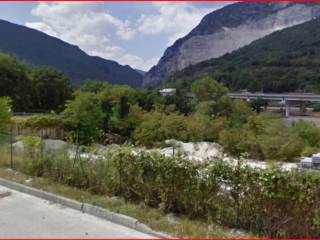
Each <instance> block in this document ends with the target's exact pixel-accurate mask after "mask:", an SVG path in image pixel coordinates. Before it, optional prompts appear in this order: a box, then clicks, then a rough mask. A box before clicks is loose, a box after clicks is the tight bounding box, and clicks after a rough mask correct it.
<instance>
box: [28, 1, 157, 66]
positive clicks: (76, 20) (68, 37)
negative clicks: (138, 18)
mask: <svg viewBox="0 0 320 240" xmlns="http://www.w3.org/2000/svg"><path fill="white" fill-rule="evenodd" d="M102 6H103V5H101V3H79V2H78V3H74V2H73V3H40V4H38V5H37V6H36V7H35V8H34V9H33V10H32V14H33V15H34V16H36V17H38V18H40V21H37V22H27V23H26V26H28V27H31V28H35V29H38V30H40V31H42V32H45V33H47V34H49V35H51V36H54V37H58V38H60V39H62V40H64V41H66V42H69V43H71V44H74V45H78V46H79V47H80V48H81V49H83V50H84V51H85V52H87V53H88V54H89V55H95V56H100V57H103V58H106V59H111V60H115V61H118V62H119V63H121V64H128V65H130V66H132V67H134V68H140V69H148V68H149V67H150V66H152V64H154V62H155V61H154V59H150V60H148V61H143V59H141V58H140V57H139V56H136V55H133V54H130V53H127V52H126V51H125V50H124V49H123V48H121V47H119V46H117V44H114V43H113V41H117V39H119V40H125V41H127V40H132V39H133V38H134V36H135V35H136V31H135V30H134V29H133V28H132V27H131V24H130V22H129V21H123V20H120V19H118V18H115V17H114V16H112V15H111V14H109V13H107V12H106V11H103V7H102Z"/></svg>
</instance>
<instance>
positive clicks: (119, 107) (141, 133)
mask: <svg viewBox="0 0 320 240" xmlns="http://www.w3.org/2000/svg"><path fill="white" fill-rule="evenodd" d="M192 91H193V94H194V95H195V99H191V100H186V99H185V98H183V97H182V96H183V95H182V92H180V93H177V95H176V96H172V97H163V96H161V95H159V93H157V92H156V91H148V90H141V89H133V88H130V87H128V86H120V85H110V84H106V83H101V82H97V81H88V82H87V83H86V84H84V85H83V86H82V87H80V88H79V89H77V90H76V91H75V92H74V95H73V99H72V100H69V101H67V103H66V105H65V109H64V110H63V111H62V112H61V113H60V114H54V113H52V114H47V115H36V116H32V117H15V118H13V120H14V122H15V124H17V125H18V126H20V127H22V128H30V129H33V130H37V131H39V130H41V129H49V128H50V129H54V130H56V131H64V132H65V134H64V138H65V139H67V140H68V141H70V142H72V143H76V144H78V145H91V144H92V143H96V142H100V143H104V144H109V143H120V144H121V143H125V142H127V143H128V142H129V143H133V144H134V145H142V146H147V147H154V146H161V145H164V142H165V140H167V139H177V140H181V141H185V142H188V141H193V142H198V141H211V142H217V143H220V144H221V145H222V146H223V147H224V150H225V152H226V153H228V154H230V155H232V156H236V157H239V156H240V155H241V154H243V153H246V154H247V155H248V157H250V158H253V159H258V160H266V161H269V160H276V161H295V160H296V159H298V158H299V157H301V156H302V155H303V154H307V155H310V154H312V153H315V152H316V151H318V150H319V149H320V137H319V136H320V129H318V128H317V127H315V126H314V125H313V124H311V123H307V122H298V123H296V124H295V125H294V126H293V127H291V128H289V127H287V126H285V124H284V123H283V122H282V120H281V119H278V118H276V117H272V116H269V115H266V114H262V113H260V114H258V113H257V112H260V108H261V106H263V104H264V103H263V102H259V101H257V102H255V103H254V104H251V105H248V104H247V103H246V102H243V101H237V100H235V101H234V100H231V99H230V98H229V97H228V96H227V95H226V93H227V91H228V90H227V88H225V87H224V86H223V85H221V84H219V83H218V82H216V81H215V80H213V79H212V78H210V77H205V78H197V79H196V80H195V81H194V83H193V84H192Z"/></svg>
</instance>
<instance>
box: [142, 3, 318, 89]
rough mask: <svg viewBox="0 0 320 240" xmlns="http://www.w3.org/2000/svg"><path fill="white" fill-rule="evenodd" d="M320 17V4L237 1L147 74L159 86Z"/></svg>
mask: <svg viewBox="0 0 320 240" xmlns="http://www.w3.org/2000/svg"><path fill="white" fill-rule="evenodd" d="M318 16H320V4H319V3H292V2H291V3H289V2H282V3H280V2H279V3H235V4H232V5H229V6H226V7H224V8H222V9H220V10H217V11H214V12H212V13H210V14H208V15H206V16H205V17H204V18H203V19H202V21H201V22H200V24H199V25H198V26H197V27H196V28H194V29H193V30H192V31H191V32H190V33H189V34H188V35H187V36H185V37H183V38H181V39H178V40H177V41H176V42H175V43H174V44H173V45H172V46H171V47H169V48H168V49H167V50H166V51H165V53H164V55H163V57H162V58H161V59H160V61H159V63H158V64H157V65H156V66H154V67H152V68H151V69H150V71H149V72H148V73H147V74H146V75H145V77H144V81H143V85H144V86H146V87H148V86H157V85H159V84H160V83H161V81H162V80H164V79H165V78H167V77H168V76H170V75H171V74H173V73H174V72H176V71H179V70H182V69H183V68H186V67H188V66H190V65H193V64H196V63H199V62H202V61H205V60H208V59H211V58H216V57H220V56H222V55H224V54H226V53H229V52H232V51H233V50H236V49H238V48H240V47H243V46H245V45H247V44H249V43H251V42H252V41H254V40H256V39H259V38H262V37H264V36H266V35H268V34H270V33H272V32H274V31H277V30H281V29H284V28H287V27H291V26H294V25H297V24H300V23H303V22H306V21H309V20H312V19H314V18H317V17H318Z"/></svg>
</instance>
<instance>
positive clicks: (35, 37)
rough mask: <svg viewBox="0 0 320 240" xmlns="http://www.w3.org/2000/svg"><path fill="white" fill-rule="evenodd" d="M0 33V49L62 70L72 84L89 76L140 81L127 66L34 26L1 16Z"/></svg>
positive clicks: (131, 82)
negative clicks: (84, 49)
mask: <svg viewBox="0 0 320 240" xmlns="http://www.w3.org/2000/svg"><path fill="white" fill-rule="evenodd" d="M0 36H1V38H0V51H2V52H5V53H8V54H14V55H16V56H18V57H19V58H21V59H23V60H25V61H27V62H28V63H30V64H32V65H35V66H42V65H46V66H50V67H53V68H56V69H58V70H60V71H63V72H64V73H65V74H66V75H67V76H68V77H69V78H70V81H71V83H72V84H74V85H80V84H82V83H83V82H85V81H86V80H87V79H88V78H92V79H100V80H101V81H106V82H109V83H115V84H127V85H130V86H133V87H140V86H141V84H142V75H141V74H140V73H138V72H137V71H136V70H134V69H132V68H131V67H130V66H128V65H126V66H123V65H120V64H119V63H117V62H115V61H112V60H106V59H103V58H101V57H96V56H89V55H88V54H86V53H85V52H84V51H82V50H81V49H80V48H79V47H78V46H74V45H71V44H69V43H67V42H64V41H62V40H60V39H58V38H55V37H52V36H49V35H47V34H45V33H43V32H40V31H37V30H35V29H31V28H28V27H25V26H21V25H17V24H13V23H10V22H7V21H3V20H1V19H0ZM21 36H23V41H22V39H21Z"/></svg>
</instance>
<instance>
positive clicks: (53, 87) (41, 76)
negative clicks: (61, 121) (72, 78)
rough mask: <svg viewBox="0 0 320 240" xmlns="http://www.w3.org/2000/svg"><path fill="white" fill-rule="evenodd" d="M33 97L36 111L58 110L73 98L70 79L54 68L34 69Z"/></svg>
mask: <svg viewBox="0 0 320 240" xmlns="http://www.w3.org/2000/svg"><path fill="white" fill-rule="evenodd" d="M30 78H31V82H32V89H33V96H32V103H33V107H34V109H36V110H41V111H43V110H58V109H59V107H60V106H62V105H63V104H64V103H65V101H66V100H68V99H70V97H71V86H70V82H69V79H68V77H67V76H66V75H65V74H64V73H62V72H60V71H58V70H55V69H53V68H49V67H34V68H32V70H31V73H30Z"/></svg>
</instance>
